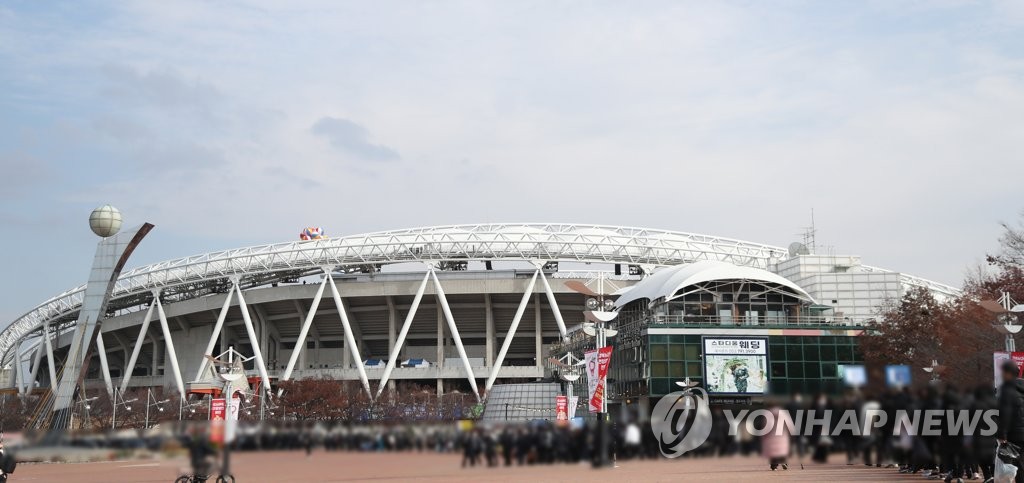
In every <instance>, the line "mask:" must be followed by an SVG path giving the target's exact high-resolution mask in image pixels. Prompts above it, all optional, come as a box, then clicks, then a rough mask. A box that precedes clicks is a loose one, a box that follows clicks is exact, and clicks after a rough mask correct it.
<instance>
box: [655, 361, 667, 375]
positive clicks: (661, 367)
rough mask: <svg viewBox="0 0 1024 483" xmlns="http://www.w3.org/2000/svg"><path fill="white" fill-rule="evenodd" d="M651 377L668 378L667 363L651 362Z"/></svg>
mask: <svg viewBox="0 0 1024 483" xmlns="http://www.w3.org/2000/svg"><path fill="white" fill-rule="evenodd" d="M651 377H668V363H667V362H652V363H651Z"/></svg>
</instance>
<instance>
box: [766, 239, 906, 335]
mask: <svg viewBox="0 0 1024 483" xmlns="http://www.w3.org/2000/svg"><path fill="white" fill-rule="evenodd" d="M774 271H775V273H777V274H779V275H781V276H783V277H786V278H787V279H789V280H792V281H793V282H794V283H796V284H797V285H799V286H801V287H802V288H803V289H804V290H806V291H807V293H809V294H810V295H811V296H812V297H814V299H815V300H816V301H817V302H818V304H819V305H825V306H829V307H832V308H833V313H834V314H835V315H836V316H841V317H842V318H843V320H848V321H849V322H853V323H859V322H864V321H866V320H868V319H873V318H878V308H879V307H881V306H882V305H883V304H885V302H886V301H887V300H895V299H899V298H900V297H902V296H903V293H904V287H903V284H902V283H901V282H900V274H899V273H897V272H877V271H871V272H868V271H866V270H865V269H862V268H861V261H860V257H858V256H851V255H842V256H840V255H798V256H796V257H793V258H789V259H786V260H783V261H781V262H779V263H778V264H777V265H776V266H775V267H774Z"/></svg>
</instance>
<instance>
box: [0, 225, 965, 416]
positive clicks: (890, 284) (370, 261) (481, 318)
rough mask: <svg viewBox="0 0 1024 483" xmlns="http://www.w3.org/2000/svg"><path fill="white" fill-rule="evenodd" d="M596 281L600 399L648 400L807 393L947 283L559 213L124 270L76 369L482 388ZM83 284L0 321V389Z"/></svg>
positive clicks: (189, 382) (13, 379) (540, 357)
mask: <svg viewBox="0 0 1024 483" xmlns="http://www.w3.org/2000/svg"><path fill="white" fill-rule="evenodd" d="M597 278H600V279H602V280H605V281H606V282H607V283H608V285H609V286H611V287H613V288H614V291H615V292H616V293H617V295H616V298H617V303H616V304H617V310H618V311H619V317H618V319H617V320H616V324H617V327H618V329H619V332H620V333H619V335H618V336H617V338H616V339H614V342H613V343H614V345H615V346H616V353H615V356H614V357H613V359H612V361H613V362H612V372H611V374H610V377H611V381H610V382H611V385H610V389H611V392H610V396H611V398H612V399H613V400H614V399H620V400H622V399H630V398H634V397H647V396H654V397H657V396H658V395H662V394H665V393H667V392H669V391H670V390H671V389H672V387H673V384H672V383H673V381H678V380H680V379H685V378H687V377H689V378H691V380H701V381H703V382H704V383H705V384H706V385H710V384H718V385H720V386H721V389H722V391H719V392H721V393H723V394H725V393H738V392H741V391H737V385H740V384H742V387H743V388H744V389H747V388H756V387H759V386H758V385H761V386H764V385H766V384H769V383H771V384H775V385H777V387H782V386H784V387H785V389H801V388H802V389H822V388H824V387H825V386H826V385H827V384H829V383H828V381H830V380H831V381H835V380H837V379H838V377H839V375H838V374H837V372H836V369H835V366H836V365H837V364H844V363H854V362H856V360H857V359H856V355H855V351H854V350H853V346H854V336H855V335H857V334H859V333H860V329H861V327H862V326H863V324H864V323H865V322H867V321H868V320H870V319H873V318H875V317H876V314H877V308H878V307H879V306H880V305H881V304H883V303H884V302H885V301H886V300H889V299H895V298H898V297H900V296H902V295H903V293H904V292H905V291H906V290H908V288H910V287H925V288H927V289H928V290H930V291H931V292H932V293H933V294H935V295H936V296H938V297H949V296H952V295H955V294H956V293H957V292H958V289H956V288H955V287H951V286H948V285H943V284H940V283H936V282H932V281H929V280H925V279H922V278H919V277H914V276H911V275H907V274H904V273H900V272H894V271H889V270H883V269H880V268H875V267H871V266H867V265H864V264H862V263H861V261H860V259H859V257H855V256H834V255H818V254H811V253H808V252H807V251H806V250H802V249H789V250H787V249H783V248H780V247H776V246H771V245H764V244H759V243H750V242H745V241H740V240H734V239H729V238H722V237H715V236H708V235H699V234H692V233H681V232H671V231H663V230H654V229H646V228H628V227H614V226H599V225H579V224H522V223H518V224H482V225H456V226H437V227H426V228H412V229H406V230H396V231H387V232H378V233H370V234H363V235H352V236H344V237H336V238H325V239H312V240H302V241H295V242H288V243H279V244H272V245H265V246H257V247H247V248H239V249H235V250H226V251H218V252H211V253H206V254H202V255H196V256H190V257H186V258H181V259H176V260H169V261H166V262H160V263H155V264H152V265H146V266H142V267H138V268H135V269H133V270H128V271H125V272H123V273H122V275H121V276H120V278H119V279H118V281H117V283H116V285H115V288H114V292H113V296H112V298H111V302H110V305H109V307H108V313H107V315H106V317H105V318H104V319H103V320H102V326H101V334H100V342H101V344H100V346H101V347H102V350H100V351H93V356H92V357H93V360H92V361H91V362H90V364H89V372H88V374H87V376H86V379H87V384H89V385H90V387H104V386H106V387H107V388H108V390H110V389H113V388H123V389H126V388H130V387H131V388H134V387H156V386H162V387H165V388H168V389H171V390H174V391H177V392H182V393H186V392H190V391H192V390H195V389H196V388H197V387H199V385H200V384H199V383H200V380H201V379H202V376H203V371H204V366H205V361H206V358H205V356H206V355H209V354H214V355H216V354H218V353H220V352H221V351H223V350H226V349H227V348H228V347H234V348H235V349H237V350H238V351H239V352H241V353H243V354H250V355H253V356H254V358H253V360H251V361H249V362H248V363H247V364H248V365H247V367H246V368H247V370H248V371H249V373H250V376H251V377H252V378H253V379H254V380H260V381H263V382H268V383H270V384H274V382H275V381H278V380H284V379H300V378H319V377H327V378H333V379H341V380H351V381H359V382H360V384H361V386H362V387H363V388H364V390H366V391H367V392H369V393H370V394H371V395H376V394H379V393H380V392H381V391H383V390H386V389H387V388H388V387H394V381H400V380H407V381H417V382H419V383H422V384H430V385H433V386H436V388H437V391H438V392H439V393H441V392H446V391H454V390H459V391H463V392H476V393H477V394H482V395H483V394H486V391H487V389H488V388H490V387H491V386H492V385H493V384H496V383H510V382H532V381H537V380H542V379H545V378H550V377H552V376H553V375H554V374H555V373H557V371H559V369H560V368H559V367H558V366H557V365H556V364H552V362H551V359H552V358H553V357H558V356H559V355H561V354H564V353H565V352H567V351H571V352H574V353H575V355H576V356H579V355H581V352H582V351H583V350H586V349H587V348H592V347H593V340H592V339H589V338H587V337H586V336H585V335H584V334H583V332H582V331H581V330H580V327H581V324H582V322H583V315H582V314H583V311H584V310H585V304H586V302H587V300H586V299H587V296H586V295H583V294H581V293H579V292H578V291H576V290H573V289H572V288H570V286H572V285H573V284H569V285H570V286H567V285H566V284H567V282H570V281H579V282H582V283H584V284H592V283H593V281H594V280H595V279H597ZM83 292H84V286H79V287H76V288H73V289H71V290H68V291H67V292H64V293H62V294H59V295H57V296H55V297H53V298H51V299H49V300H46V301H45V302H43V303H41V304H39V305H38V306H37V307H35V308H33V309H32V310H31V311H29V312H28V313H26V314H25V315H24V316H22V317H20V318H18V319H17V320H14V321H11V323H10V324H9V325H7V326H6V328H5V329H4V330H3V331H2V333H0V367H2V374H0V390H4V391H7V392H19V393H26V392H28V391H47V390H48V388H49V387H50V385H51V382H52V381H53V380H54V378H55V377H56V376H57V374H56V371H57V370H58V369H59V368H60V367H61V361H62V358H63V357H64V354H66V352H67V349H68V344H69V343H70V340H71V333H72V332H73V326H74V323H75V320H76V317H77V314H78V311H79V310H80V308H81V305H82V295H83ZM715 338H717V339H721V340H718V342H716V341H715V340H717V339H715ZM726 339H728V340H726ZM751 341H754V343H755V345H759V344H761V343H766V344H767V346H766V347H764V348H763V352H764V353H765V355H766V359H765V360H764V361H757V362H750V361H747V365H740V362H741V359H740V358H737V357H734V355H730V354H728V353H722V354H717V353H713V352H715V351H718V350H720V349H719V348H718V346H717V345H716V346H715V348H712V346H711V345H708V344H724V345H729V344H733V345H735V346H736V347H739V346H740V345H744V344H750V343H751ZM748 348H749V347H748ZM758 350H759V351H760V350H761V349H758ZM710 356H714V357H710ZM711 359H714V360H716V361H718V363H717V364H718V365H717V366H715V367H714V368H709V367H708V366H707V362H708V361H709V360H711ZM750 364H755V365H757V364H761V365H762V366H763V367H749V365H750ZM726 366H728V367H727V368H726ZM709 371H712V372H714V373H709ZM758 371H760V372H759V373H758ZM755 373H756V374H755ZM738 374H749V375H750V377H749V378H746V377H745V378H743V381H740V380H739V379H738V378H737V377H738V376H737V375H738ZM726 376H727V377H728V378H733V379H736V380H735V381H732V380H730V381H724V380H722V379H723V377H726ZM758 377H759V378H760V379H758ZM549 380H550V379H549ZM747 381H749V382H747ZM812 381H817V382H814V383H813V384H812ZM822 381H824V382H822Z"/></svg>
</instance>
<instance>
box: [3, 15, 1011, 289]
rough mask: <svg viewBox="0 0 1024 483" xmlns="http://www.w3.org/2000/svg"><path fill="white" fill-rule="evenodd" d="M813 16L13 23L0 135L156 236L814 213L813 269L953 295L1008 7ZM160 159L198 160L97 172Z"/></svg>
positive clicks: (986, 220) (988, 231) (755, 233)
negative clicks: (80, 154)
mask: <svg viewBox="0 0 1024 483" xmlns="http://www.w3.org/2000/svg"><path fill="white" fill-rule="evenodd" d="M832 5H833V4H828V3H826V4H816V5H813V4H812V5H807V6H806V7H807V9H805V10H800V9H797V8H795V7H792V6H786V5H768V4H745V5H733V4H728V3H723V2H716V3H693V4H681V3H677V2H668V3H664V4H658V3H643V4H615V3H612V4H601V5H598V4H579V3H564V4H562V3H551V2H538V3H527V2H514V3H479V2H467V3H391V4H389V3H385V4H372V5H371V4H345V3H343V4H338V3H336V2H325V3H322V4H316V3H312V4H304V5H301V6H292V5H291V4H287V5H286V4H281V3H279V2H265V3H260V4H250V5H244V6H243V5H239V4H235V3H218V2H174V3H161V2H138V3H127V4H122V3H116V4H110V5H108V7H109V9H110V11H109V12H108V13H107V14H104V15H103V16H102V18H101V19H97V20H96V21H95V22H85V21H83V19H76V18H74V17H73V16H72V15H71V14H67V15H66V16H65V17H61V18H58V19H53V18H52V17H48V19H49V21H51V22H53V23H54V25H51V26H50V27H51V32H50V33H46V34H42V33H39V32H38V31H34V30H33V31H25V30H24V29H23V28H21V27H19V26H20V25H39V23H40V22H41V20H40V19H39V18H38V17H35V16H33V15H34V14H28V13H22V12H19V11H16V10H15V11H13V13H10V11H9V12H8V13H6V14H3V15H2V18H0V29H2V30H0V36H2V37H0V38H4V39H9V40H11V42H10V43H9V44H8V45H16V46H17V48H11V49H5V48H4V47H2V46H0V60H7V61H9V63H8V65H13V66H15V67H17V68H16V69H15V70H13V71H11V72H14V73H11V72H8V73H7V74H0V79H5V78H9V77H13V79H12V80H13V83H12V85H13V86H15V89H14V90H13V91H12V94H11V96H10V97H8V98H7V99H4V98H2V97H0V104H2V105H3V106H5V107H8V109H5V110H6V111H7V113H6V114H2V115H0V116H3V117H4V118H6V119H4V121H5V122H8V123H18V119H17V116H20V115H25V116H28V114H26V113H29V112H31V113H32V115H31V117H32V118H33V122H32V123H29V127H27V128H25V129H29V130H31V131H32V133H34V134H33V135H37V136H40V137H41V138H46V135H47V134H50V133H51V132H52V129H50V128H51V126H52V125H56V124H60V123H72V124H73V125H79V126H90V129H91V130H92V132H97V133H101V136H100V137H98V138H97V139H88V138H87V137H83V136H82V135H78V136H76V137H74V138H73V139H71V138H68V139H56V140H54V141H55V142H60V143H66V144H67V146H68V150H69V151H76V150H78V149H82V150H97V149H99V150H101V152H100V153H97V154H96V155H95V156H96V157H97V158H103V159H105V162H108V163H110V168H111V169H112V171H115V172H118V173H119V175H118V176H116V177H113V178H114V179H112V180H107V181H105V182H103V183H97V184H68V185H66V186H62V188H61V189H62V190H64V191H68V192H69V194H68V195H66V199H68V200H71V201H72V202H75V203H91V201H90V200H96V199H109V197H111V194H115V195H116V196H114V197H115V198H116V200H114V201H116V202H117V204H118V206H119V207H120V208H121V209H122V211H124V212H126V213H134V214H136V216H145V217H146V218H147V219H151V220H153V221H156V222H157V223H158V225H159V227H160V230H166V231H167V232H168V233H174V234H175V236H179V237H188V236H195V237H205V238H214V239H217V238H219V239H221V240H222V241H223V243H256V242H266V241H277V240H281V239H288V238H291V237H292V236H293V234H294V232H295V230H296V229H297V227H299V226H303V225H307V224H313V225H324V226H326V227H328V229H329V230H330V231H331V233H332V234H344V233H355V232H361V231H368V230H375V229H385V228H395V227H402V226H411V225H424V224H435V223H438V224H439V223H452V222H472V221H498V220H536V221H543V220H566V221H583V222H599V223H601V222H607V223H613V224H623V225H647V226H655V227H661V228H669V229H680V230H686V231H696V232H708V233H713V234H719V235H723V236H733V237H738V238H744V239H751V240H755V241H763V242H768V243H775V244H779V245H783V246H784V245H785V244H787V243H788V242H789V241H792V240H794V239H796V238H797V234H798V232H799V230H800V227H802V226H804V225H806V224H807V218H808V213H809V211H810V208H811V207H813V208H815V210H816V212H817V213H818V224H819V227H820V228H821V230H820V236H819V239H820V240H824V242H825V243H826V244H832V245H835V249H836V250H838V251H842V252H853V253H858V254H862V255H864V258H865V261H866V262H868V263H872V264H876V265H882V266H886V267H888V268H893V269H897V270H906V271H909V272H911V273H915V274H918V275H923V276H928V277H932V278H936V279H940V280H942V281H946V282H950V283H957V282H958V281H959V279H960V275H961V271H962V269H963V267H964V266H965V265H967V264H971V263H973V262H974V261H976V260H977V259H978V257H979V255H980V254H981V253H983V252H984V251H985V250H988V249H990V248H991V247H992V246H993V244H994V240H995V238H996V235H997V233H998V227H997V225H996V223H995V222H996V221H997V220H1000V219H1010V218H1013V217H1014V216H1015V214H1016V213H1017V212H1018V211H1019V209H1020V208H1021V207H1020V206H1019V204H1020V201H1019V199H1016V198H1014V197H1013V195H1012V194H1011V193H1014V192H1016V191H1019V190H1017V188H1016V186H1018V185H1019V182H1018V180H1020V179H1021V178H1022V177H1024V159H1022V155H1021V154H1020V150H1019V148H1018V144H1019V138H1020V134H1021V132H1024V120H1022V119H1021V118H1020V116H1019V115H1018V113H1020V112H1024V111H1022V109H1024V85H1022V83H1021V81H1020V79H1021V74H1022V73H1024V57H1022V55H1021V53H1020V51H1019V49H1012V48H1011V49H1008V48H1007V45H1009V43H1008V40H1011V39H1016V38H1019V35H1020V33H1021V32H1019V28H1020V27H1019V25H1020V24H1019V23H1017V24H1013V23H1011V22H1009V21H1007V20H1004V19H1002V18H1001V17H1000V15H1002V14H1000V13H999V12H1004V11H1006V9H1010V10H1012V9H1014V8H1015V7H1013V6H1012V2H1009V3H1000V4H998V5H997V8H988V7H986V6H971V5H967V6H965V5H960V4H950V5H948V6H945V5H944V6H940V7H935V6H934V5H932V4H931V2H924V3H909V4H904V3H899V4H898V3H895V2H881V3H879V4H875V5H865V6H859V5H856V4H853V5H845V6H832ZM12 16H13V19H11V17H12ZM1007 16H1009V14H1007ZM24 17H28V18H24ZM997 17H998V18H997ZM908 19H911V20H912V21H911V20H908ZM40 38H42V39H44V40H45V42H44V45H45V47H46V49H45V52H44V51H42V50H43V49H42V48H41V47H40V48H34V47H32V46H33V45H34V42H35V41H36V40H38V39H40ZM2 43H3V42H0V44H2ZM105 66H106V67H105ZM111 66H113V67H111ZM68 73H72V74H74V75H67V74H68ZM15 95H16V96H18V97H15ZM37 100H38V101H37ZM43 100H45V102H44V101H43ZM51 104H52V105H53V107H52V108H45V109H43V108H40V106H43V105H51ZM11 108H13V109H11ZM311 126H320V128H319V129H318V128H316V127H313V128H312V132H311ZM317 134H320V135H321V136H318V135H317ZM0 136H2V135H0ZM3 141H4V139H2V138H0V154H2V152H3V150H4V149H5V148H4V145H5V144H6V145H16V144H18V143H19V142H21V141H19V140H16V139H7V140H6V142H3ZM20 149H22V151H24V150H25V149H28V152H32V153H33V155H36V156H37V157H39V158H40V159H45V160H51V161H53V162H55V163H57V162H58V161H57V160H59V159H65V158H63V157H62V156H64V157H70V156H72V154H68V153H51V152H50V151H48V150H42V149H38V148H34V147H32V146H29V147H28V148H24V147H22V148H20ZM36 151H39V152H36ZM43 151H45V153H43ZM40 153H42V154H40ZM189 153H191V154H189ZM203 153H205V154H203ZM398 153H401V159H402V162H397V163H358V162H351V161H355V160H358V159H360V157H362V158H368V159H385V158H397V157H398ZM175 159H181V160H192V161H194V160H197V159H198V160H203V159H206V160H207V162H202V163H201V166H202V167H203V169H202V170H197V169H194V168H196V167H197V165H189V164H184V165H182V166H181V167H180V168H181V169H177V170H172V171H171V172H165V171H153V170H149V171H146V170H142V171H131V170H128V171H124V170H121V169H117V168H123V167H126V166H137V165H138V163H143V164H144V165H152V163H155V164H156V165H167V164H172V163H174V160H175ZM339 159H343V160H347V161H349V162H338V161H339ZM214 161H215V162H214ZM146 163H149V164H146ZM63 164H64V165H65V166H66V165H67V164H68V162H67V161H64V162H63ZM73 171H74V170H73V169H72V172H73ZM71 178H72V179H74V176H71ZM25 196H31V195H25ZM581 204H582V205H584V206H592V207H594V208H593V209H587V210H581V209H579V208H578V207H579V206H580V205H581ZM50 209H56V208H53V207H51V208H50ZM225 226H231V229H229V230H225V229H224V227H225ZM154 235H157V233H156V232H155V233H154ZM221 246H222V245H221ZM163 250H164V252H165V253H164V255H165V258H170V257H175V256H180V255H184V253H180V252H178V251H177V250H178V247H176V246H167V247H164V249H163ZM75 280H77V279H75ZM71 283H72V282H69V283H68V285H70V284H71ZM39 295H40V298H42V297H44V296H46V295H47V294H39Z"/></svg>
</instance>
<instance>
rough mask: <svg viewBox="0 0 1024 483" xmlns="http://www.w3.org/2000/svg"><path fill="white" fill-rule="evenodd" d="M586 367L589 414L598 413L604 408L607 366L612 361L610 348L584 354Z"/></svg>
mask: <svg viewBox="0 0 1024 483" xmlns="http://www.w3.org/2000/svg"><path fill="white" fill-rule="evenodd" d="M583 360H584V361H585V364H586V366H587V388H588V389H589V392H590V394H589V396H590V412H592V413H599V412H601V410H602V409H603V408H604V397H605V386H606V385H607V381H608V366H609V365H611V361H612V347H611V346H607V347H602V348H600V349H598V350H595V351H589V352H587V353H586V354H584V358H583Z"/></svg>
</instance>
